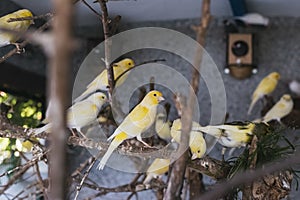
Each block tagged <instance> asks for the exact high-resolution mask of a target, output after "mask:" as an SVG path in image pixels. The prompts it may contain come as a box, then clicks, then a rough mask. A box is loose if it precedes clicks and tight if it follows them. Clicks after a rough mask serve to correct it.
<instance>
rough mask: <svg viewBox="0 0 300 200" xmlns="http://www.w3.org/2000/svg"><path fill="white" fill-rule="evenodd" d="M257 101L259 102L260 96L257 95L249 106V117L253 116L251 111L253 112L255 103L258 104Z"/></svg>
mask: <svg viewBox="0 0 300 200" xmlns="http://www.w3.org/2000/svg"><path fill="white" fill-rule="evenodd" d="M257 100H258V96H257V95H255V96H254V98H253V99H252V101H251V104H250V106H249V109H248V112H247V114H248V115H250V114H251V111H252V109H253V107H254V105H255V103H256V102H257Z"/></svg>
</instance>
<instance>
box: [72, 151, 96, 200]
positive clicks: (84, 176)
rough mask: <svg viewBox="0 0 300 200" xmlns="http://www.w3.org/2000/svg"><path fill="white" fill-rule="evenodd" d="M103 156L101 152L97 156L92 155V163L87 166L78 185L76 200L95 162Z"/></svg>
mask: <svg viewBox="0 0 300 200" xmlns="http://www.w3.org/2000/svg"><path fill="white" fill-rule="evenodd" d="M100 156H101V154H100V153H99V154H98V155H97V156H96V157H92V159H91V160H90V161H91V164H90V165H89V167H88V168H87V170H86V171H85V172H84V175H83V177H82V179H81V181H80V183H79V185H77V186H76V194H75V197H74V200H76V199H77V198H78V196H79V193H80V190H81V188H82V186H83V183H84V182H85V180H86V178H87V177H88V175H89V173H90V171H91V170H92V168H93V166H94V164H95V163H96V161H97V159H98V158H99V157H100Z"/></svg>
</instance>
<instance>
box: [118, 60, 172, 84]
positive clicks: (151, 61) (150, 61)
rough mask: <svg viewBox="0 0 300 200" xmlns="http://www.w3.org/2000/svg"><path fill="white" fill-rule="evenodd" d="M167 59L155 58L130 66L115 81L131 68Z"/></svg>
mask: <svg viewBox="0 0 300 200" xmlns="http://www.w3.org/2000/svg"><path fill="white" fill-rule="evenodd" d="M164 61H166V60H165V59H155V60H147V61H145V62H141V63H139V64H137V65H135V66H134V67H132V68H130V69H127V70H126V71H124V72H123V73H121V74H120V76H118V77H117V78H116V80H115V82H117V81H118V80H119V79H120V78H121V77H122V76H123V75H124V74H126V73H127V72H129V71H130V70H133V69H134V68H136V67H139V66H142V65H144V64H148V63H156V62H164Z"/></svg>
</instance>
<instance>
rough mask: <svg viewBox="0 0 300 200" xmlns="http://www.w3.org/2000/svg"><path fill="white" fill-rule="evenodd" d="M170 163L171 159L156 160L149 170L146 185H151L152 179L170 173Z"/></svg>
mask: <svg viewBox="0 0 300 200" xmlns="http://www.w3.org/2000/svg"><path fill="white" fill-rule="evenodd" d="M170 162H171V161H170V159H162V158H156V159H155V160H154V161H153V163H152V164H151V165H150V166H149V168H148V169H147V177H146V179H145V180H144V184H147V183H149V182H150V181H151V180H152V178H156V177H157V176H160V175H163V174H164V173H166V172H168V171H169V165H170Z"/></svg>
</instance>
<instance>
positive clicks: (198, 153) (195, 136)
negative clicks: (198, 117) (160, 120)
mask: <svg viewBox="0 0 300 200" xmlns="http://www.w3.org/2000/svg"><path fill="white" fill-rule="evenodd" d="M200 127H201V126H200V124H198V123H197V122H193V123H192V128H191V129H192V131H191V132H190V141H189V147H190V149H191V152H192V158H191V159H192V160H194V159H196V158H201V157H203V155H204V154H205V152H206V142H205V140H204V138H203V135H202V133H201V132H199V131H195V130H199V129H200ZM171 136H172V138H173V139H174V140H175V141H176V142H177V143H180V137H181V120H180V119H176V120H174V121H173V125H172V128H171Z"/></svg>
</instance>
